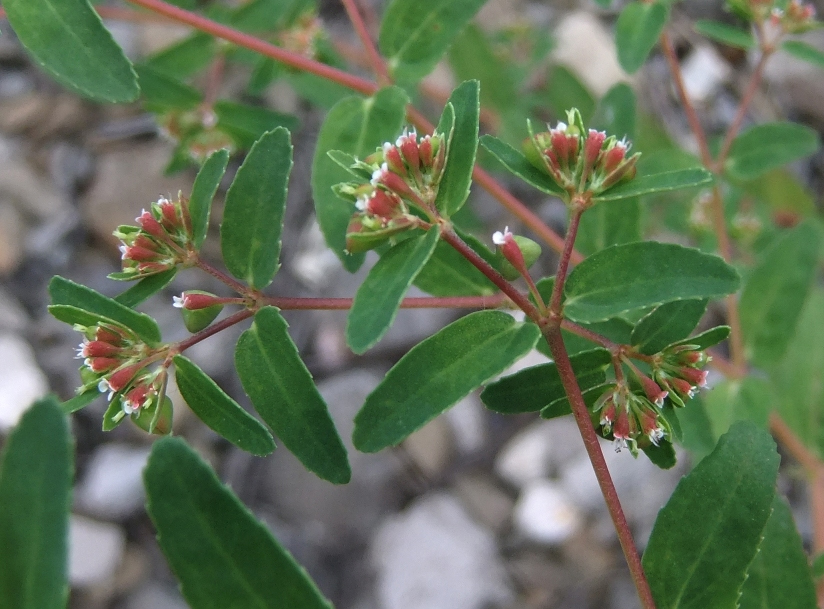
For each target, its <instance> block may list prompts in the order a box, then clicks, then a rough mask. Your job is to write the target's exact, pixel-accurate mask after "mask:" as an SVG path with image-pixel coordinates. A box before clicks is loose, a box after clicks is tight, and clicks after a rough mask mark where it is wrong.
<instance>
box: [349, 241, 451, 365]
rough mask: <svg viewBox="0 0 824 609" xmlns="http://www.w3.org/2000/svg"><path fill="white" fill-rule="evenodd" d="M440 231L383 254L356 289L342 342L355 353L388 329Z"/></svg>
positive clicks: (433, 246) (362, 350) (402, 244)
mask: <svg viewBox="0 0 824 609" xmlns="http://www.w3.org/2000/svg"><path fill="white" fill-rule="evenodd" d="M440 235H441V231H440V227H437V226H435V227H433V228H431V229H430V230H429V232H428V233H427V234H426V235H421V236H420V237H413V238H411V239H406V240H404V241H402V242H401V243H398V244H397V245H395V246H394V247H393V248H392V249H390V250H389V251H388V252H386V253H385V254H384V255H383V256H381V259H380V260H379V261H378V263H377V264H376V265H375V266H374V267H372V270H371V271H369V275H367V276H366V279H365V280H364V282H363V283H362V284H361V286H360V288H358V293H357V294H355V299H354V301H353V302H352V308H351V309H349V316H348V317H347V322H346V343H347V344H348V345H349V347H350V348H351V349H352V351H354V352H355V353H358V354H360V353H364V352H366V351H367V350H369V349H371V348H372V347H373V346H374V345H375V343H377V342H378V341H379V340H380V339H381V338H382V337H383V335H384V334H385V333H386V331H387V330H389V328H390V326H391V325H392V322H393V321H394V320H395V316H396V315H397V314H398V307H400V304H401V300H403V297H404V295H405V294H406V292H407V290H408V289H409V286H410V285H411V284H412V282H413V281H414V280H415V277H416V276H417V275H418V273H420V271H421V269H422V268H423V266H424V265H425V264H426V262H427V260H429V258H430V256H432V252H433V251H435V245H436V244H437V243H438V239H439V238H440Z"/></svg>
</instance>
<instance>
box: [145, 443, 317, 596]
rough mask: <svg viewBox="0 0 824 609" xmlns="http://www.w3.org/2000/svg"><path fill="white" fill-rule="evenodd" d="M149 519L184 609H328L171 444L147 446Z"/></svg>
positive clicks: (289, 561)
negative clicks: (229, 608)
mask: <svg viewBox="0 0 824 609" xmlns="http://www.w3.org/2000/svg"><path fill="white" fill-rule="evenodd" d="M143 478H144V483H145V486H146V494H147V497H148V502H147V508H148V511H149V515H150V516H151V518H152V522H154V525H155V527H156V528H157V539H158V543H159V544H160V548H161V550H163V554H164V555H165V556H166V560H168V561H169V565H170V566H171V568H172V571H174V573H175V575H176V576H177V578H178V580H179V581H180V589H181V591H182V592H183V596H184V598H185V599H186V602H187V603H188V604H189V606H190V607H192V609H225V608H226V607H244V608H245V607H248V608H254V609H273V608H283V609H287V608H289V609H292V608H294V609H298V608H300V609H332V605H331V604H330V603H329V602H328V601H327V600H326V599H324V598H323V596H322V595H321V593H320V591H319V590H318V589H317V587H316V586H315V584H314V582H312V580H311V579H310V578H309V576H308V575H307V574H306V571H304V570H303V568H302V567H301V566H300V565H298V564H297V563H296V562H295V559H294V558H292V556H291V555H290V554H289V552H287V551H286V549H285V548H283V546H281V545H280V544H279V543H278V542H277V540H276V539H275V538H274V537H272V533H271V532H270V531H269V529H268V527H266V525H264V524H263V523H262V522H260V521H259V520H257V519H256V518H255V517H254V516H253V515H252V513H251V512H250V511H249V509H248V508H247V507H246V506H244V505H243V504H242V503H241V502H240V500H239V499H238V498H237V497H236V496H235V495H234V494H233V493H232V491H230V490H229V489H228V488H226V487H225V486H224V485H222V484H221V483H220V481H219V480H218V479H217V476H216V475H215V472H214V471H213V470H212V469H211V468H210V467H209V466H208V465H207V464H206V463H205V462H204V461H203V460H202V459H201V458H200V457H198V456H197V454H196V453H195V452H194V451H193V450H192V449H191V448H189V447H188V446H187V445H186V444H185V442H183V440H180V439H178V438H164V439H162V440H159V441H158V442H155V444H154V446H153V447H152V453H151V455H150V457H149V463H148V465H147V466H146V470H145V472H144V474H143Z"/></svg>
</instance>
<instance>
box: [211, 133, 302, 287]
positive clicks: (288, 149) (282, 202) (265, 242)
mask: <svg viewBox="0 0 824 609" xmlns="http://www.w3.org/2000/svg"><path fill="white" fill-rule="evenodd" d="M291 170H292V143H291V141H290V137H289V132H288V131H287V130H286V129H283V128H281V127H279V128H277V129H275V130H274V131H271V132H269V133H266V134H264V135H263V136H262V137H261V138H260V139H259V140H258V141H257V142H256V143H255V145H254V146H252V149H251V150H250V151H249V154H248V156H247V157H246V160H245V161H243V165H241V166H240V169H238V171H237V174H236V175H235V179H234V181H233V182H232V185H231V186H230V187H229V192H228V193H226V205H225V208H224V211H223V223H222V224H221V226H220V247H221V250H222V252H223V259H224V262H225V263H226V268H228V269H229V272H231V273H232V275H234V276H235V277H237V278H238V279H241V280H243V281H246V282H247V283H248V284H249V285H251V286H252V287H255V288H258V289H261V288H265V287H266V286H267V285H269V284H270V283H271V282H272V279H273V278H274V276H275V273H276V272H277V270H278V267H279V266H280V265H279V262H278V260H279V258H280V246H281V236H282V231H283V216H284V213H285V211H286V190H287V187H288V184H289V173H290V172H291Z"/></svg>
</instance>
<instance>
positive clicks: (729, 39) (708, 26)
mask: <svg viewBox="0 0 824 609" xmlns="http://www.w3.org/2000/svg"><path fill="white" fill-rule="evenodd" d="M693 27H694V28H695V31H696V32H698V33H699V34H701V35H702V36H706V37H707V38H709V39H710V40H715V41H716V42H720V43H722V44H726V45H727V46H730V47H735V48H737V49H751V48H753V47H754V46H755V39H754V38H753V37H752V34H751V33H750V32H748V31H746V30H742V29H739V28H737V27H733V26H731V25H727V24H726V23H720V22H718V21H710V20H708V19H699V20H698V21H696V22H695V25H694V26H693Z"/></svg>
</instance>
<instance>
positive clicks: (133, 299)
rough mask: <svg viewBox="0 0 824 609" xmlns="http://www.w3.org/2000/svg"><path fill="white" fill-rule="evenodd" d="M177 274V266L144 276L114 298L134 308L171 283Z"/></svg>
mask: <svg viewBox="0 0 824 609" xmlns="http://www.w3.org/2000/svg"><path fill="white" fill-rule="evenodd" d="M175 275H177V267H173V268H171V269H169V270H168V271H163V272H162V273H157V274H156V275H149V276H148V277H144V278H143V279H141V280H140V281H138V282H137V283H136V284H134V285H133V286H132V287H130V288H129V289H127V290H124V291H123V292H121V293H120V294H118V295H117V296H115V297H114V300H115V302H119V303H120V304H122V305H123V306H126V307H130V308H134V307H136V306H137V305H139V304H140V303H142V302H144V301H145V300H147V299H148V298H150V297H151V296H154V295H155V294H157V293H158V292H159V291H160V290H162V289H163V288H165V287H166V286H167V285H169V284H170V283H171V282H172V279H174V278H175Z"/></svg>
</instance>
